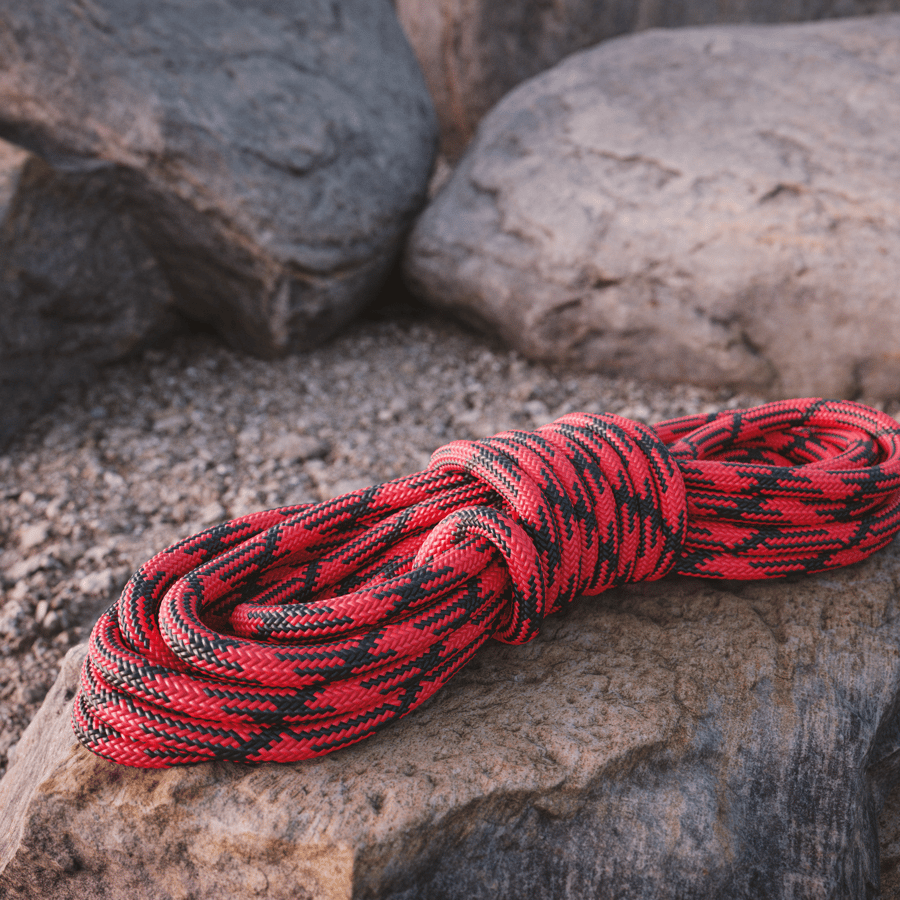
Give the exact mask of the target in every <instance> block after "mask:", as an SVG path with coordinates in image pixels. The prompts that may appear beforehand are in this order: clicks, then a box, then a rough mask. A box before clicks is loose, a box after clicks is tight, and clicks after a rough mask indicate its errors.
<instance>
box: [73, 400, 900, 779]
mask: <svg viewBox="0 0 900 900" xmlns="http://www.w3.org/2000/svg"><path fill="white" fill-rule="evenodd" d="M898 529H900V427H898V425H897V422H896V421H895V420H894V419H892V418H891V417H890V416H887V415H885V414H883V413H880V412H877V411H876V410H873V409H869V408H867V407H865V406H861V405H859V404H856V403H850V402H838V401H826V400H798V401H792V402H778V403H770V404H767V405H765V406H760V407H756V408H753V409H747V410H735V411H729V412H723V413H719V414H711V415H701V416H688V417H685V418H682V419H674V420H670V421H668V422H662V423H660V424H659V425H657V426H655V427H654V428H650V427H648V426H645V425H641V424H639V423H637V422H632V421H629V420H628V419H624V418H621V417H619V416H614V415H587V414H573V415H568V416H564V417H563V418H561V419H558V420H557V421H556V422H554V423H552V424H551V425H547V426H545V427H543V428H540V429H538V430H537V431H535V432H524V431H511V432H505V433H503V434H499V435H497V436H495V437H493V438H490V439H486V440H481V441H457V442H455V443H452V444H449V445H447V446H446V447H442V448H441V449H440V450H438V451H437V452H436V453H435V454H434V456H433V457H432V462H431V464H430V466H429V468H428V469H427V470H426V471H424V472H419V473H418V474H416V475H411V476H409V477H407V478H401V479H398V480H396V481H392V482H388V483H385V484H380V485H376V486H374V487H371V488H368V489H365V490H359V491H354V492H353V493H350V494H346V495H345V496H342V497H338V498H337V499H334V500H330V501H328V502H326V503H321V504H308V505H303V506H293V507H285V508H282V509H275V510H271V511H269V512H260V513H256V514H254V515H250V516H245V517H243V518H240V519H235V520H233V521H231V522H227V523H225V524H223V525H217V526H216V527H214V528H210V529H208V530H207V531H203V532H201V533H200V534H196V535H194V536H192V537H189V538H186V539H185V540H183V541H181V542H179V543H178V544H175V545H174V546H172V547H170V548H168V549H167V550H164V551H162V552H161V553H159V554H158V555H156V556H155V557H153V559H151V560H150V561H149V562H147V563H146V564H145V565H144V566H142V567H141V569H140V570H139V571H138V572H137V573H136V574H135V575H134V576H133V577H132V578H131V580H130V581H129V583H128V585H127V586H126V588H125V590H124V591H123V593H122V596H121V597H120V598H119V600H118V601H117V602H116V603H115V604H114V605H113V606H112V607H111V608H110V609H109V610H108V611H107V612H106V613H105V614H104V615H103V616H102V617H101V619H100V620H99V622H98V623H97V625H96V626H95V628H94V631H93V633H92V635H91V639H90V646H89V653H88V657H87V659H86V660H85V664H84V668H83V671H82V682H81V688H80V691H79V693H78V695H77V698H76V701H75V705H74V712H73V720H74V726H75V730H76V733H77V735H78V737H79V739H80V740H81V741H82V743H84V744H85V745H86V746H87V747H89V748H90V749H91V750H93V751H94V752H95V753H98V754H100V755H101V756H105V757H108V758H110V759H113V760H115V761H116V762H120V763H124V764H127V765H132V766H145V767H167V766H173V765H179V764H185V763H195V762H202V761H204V760H211V759H230V760H240V761H245V762H263V761H267V760H273V761H280V762H286V761H291V760H299V759H306V758H309V757H313V756H318V755H321V754H324V753H328V752H330V751H332V750H335V749H337V748H339V747H344V746H346V745H348V744H351V743H353V742H355V741H358V740H361V739H362V738H364V737H366V736H368V735H370V734H371V733H372V732H374V731H375V730H376V729H378V728H379V727H380V726H382V725H384V724H385V723H387V722H390V721H392V720H393V719H397V718H399V717H401V716H403V715H405V714H406V713H408V712H410V711H411V710H413V709H415V708H416V707H417V706H419V705H420V704H421V703H423V702H424V701H425V700H427V699H428V698H429V697H430V696H431V695H432V694H433V693H434V692H435V691H437V689H438V688H439V687H440V686H441V685H442V684H444V683H445V682H446V681H447V680H448V679H449V678H450V677H452V676H453V674H454V673H455V672H457V671H458V670H459V669H460V668H461V667H462V666H463V665H465V663H466V662H467V661H468V660H469V659H471V658H472V655H473V654H474V653H475V652H476V650H477V649H478V648H479V647H480V646H481V645H482V644H483V643H484V642H485V641H486V640H487V639H488V638H490V637H494V638H496V639H498V640H501V641H506V642H509V643H522V642H525V641H529V640H531V639H532V638H533V637H534V636H535V635H536V634H537V633H538V631H539V629H540V625H541V621H542V620H543V618H544V616H546V615H549V614H551V613H553V612H556V611H558V610H560V609H561V608H562V607H564V606H565V605H566V604H567V603H569V602H570V601H571V600H572V599H573V598H574V597H576V596H578V595H590V594H599V593H600V592H602V591H604V590H606V589H607V588H610V587H612V586H614V585H618V584H624V583H626V582H629V581H638V580H648V579H656V578H661V577H662V576H663V575H665V574H666V573H667V572H670V571H674V572H678V573H681V574H685V575H695V576H702V577H706V578H742V579H744V578H773V577H778V576H783V575H787V574H789V573H793V572H817V571H821V570H823V569H829V568H833V567H836V566H842V565H846V564H848V563H853V562H856V561H858V560H861V559H864V558H865V557H867V556H868V555H869V554H870V553H873V552H874V551H875V550H878V549H879V548H881V547H884V546H885V545H886V544H887V543H889V541H890V540H891V538H892V536H893V535H894V533H895V532H896V531H897V530H898Z"/></svg>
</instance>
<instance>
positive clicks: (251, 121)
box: [0, 0, 436, 355]
mask: <svg viewBox="0 0 900 900" xmlns="http://www.w3.org/2000/svg"><path fill="white" fill-rule="evenodd" d="M0 47H2V53H0V136H3V137H5V138H7V139H8V140H11V141H13V142H15V143H18V144H20V145H22V146H25V147H28V148H29V149H31V150H33V151H34V152H36V153H38V154H40V155H41V156H42V157H44V158H45V159H47V160H48V161H49V162H50V163H51V164H53V165H55V166H56V167H59V168H65V169H68V170H77V169H81V170H91V171H95V172H97V173H98V175H99V174H102V175H104V176H105V177H106V179H107V181H108V182H109V183H110V184H111V185H114V186H115V188H116V189H117V190H118V191H119V192H120V193H121V194H122V196H123V197H124V198H125V201H126V202H127V204H128V206H129V208H130V209H131V210H132V211H133V212H134V214H135V217H136V220H137V221H138V222H139V224H140V226H141V230H142V232H143V235H144V237H145V239H146V240H147V242H148V244H149V245H150V247H151V249H152V251H153V253H154V255H155V256H156V258H157V260H158V261H159V263H160V265H161V267H162V268H163V270H164V271H165V274H166V277H167V279H168V281H169V283H170V284H171V286H172V288H173V290H174V292H175V294H176V297H177V300H178V304H179V306H180V308H181V309H183V310H184V312H186V313H187V314H189V315H190V316H192V317H194V318H197V319H200V320H203V321H207V322H211V323H212V324H213V325H214V326H215V327H216V328H218V329H219V330H220V331H221V332H222V333H223V334H225V335H226V336H227V338H228V339H229V340H230V341H231V343H232V344H234V345H235V346H237V347H240V348H243V349H248V350H250V351H253V352H255V353H259V354H262V355H272V354H277V353H280V352H283V351H285V350H286V349H291V348H297V347H304V346H307V347H308V346H314V345H315V343H316V342H317V341H319V340H321V339H322V338H323V337H324V336H327V335H329V334H331V333H332V332H333V331H334V330H335V329H336V328H337V327H338V326H339V325H341V324H343V323H344V322H346V321H347V319H348V318H349V317H350V316H351V315H352V314H353V313H354V312H356V311H357V310H358V309H359V308H360V307H361V306H362V305H363V304H364V303H365V302H366V301H367V300H369V299H371V297H372V296H373V294H374V293H375V291H376V290H377V287H378V285H379V284H380V283H381V280H382V279H383V277H384V274H385V272H386V271H387V269H388V267H389V265H390V263H391V260H392V259H393V257H394V256H395V254H396V251H397V248H398V243H399V241H400V239H401V237H402V235H403V234H404V232H405V230H406V229H407V227H408V225H409V222H410V219H411V217H412V215H413V214H414V213H415V212H416V211H417V209H418V208H419V206H420V205H421V202H422V201H423V199H424V195H425V189H426V183H427V179H428V175H429V171H430V168H431V161H432V156H433V151H434V143H435V139H436V124H435V119H434V111H433V108H432V105H431V102H430V99H429V97H428V93H427V89H426V87H425V84H424V81H423V80H422V76H421V72H420V70H419V67H418V65H417V63H416V60H415V57H414V56H413V54H412V51H411V50H410V48H409V45H408V44H407V42H406V40H405V38H404V36H403V33H402V31H401V29H400V27H399V25H398V23H397V20H396V17H395V16H394V14H393V11H392V9H391V6H390V4H389V3H388V0H341V2H326V0H305V2H303V3H288V4H286V3H283V2H280V0H263V2H257V3H252V4H247V3H240V4H239V3H234V2H229V0H200V2H195V0H163V2H160V0H91V2H89V3H88V2H76V0H9V2H6V3H4V8H3V16H2V18H0Z"/></svg>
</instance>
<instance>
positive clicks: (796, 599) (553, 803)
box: [0, 543, 900, 900]
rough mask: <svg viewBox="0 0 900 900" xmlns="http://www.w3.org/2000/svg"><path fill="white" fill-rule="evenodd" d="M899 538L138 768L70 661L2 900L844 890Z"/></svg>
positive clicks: (892, 739)
mask: <svg viewBox="0 0 900 900" xmlns="http://www.w3.org/2000/svg"><path fill="white" fill-rule="evenodd" d="M898 575H900V545H898V544H897V543H895V544H893V545H892V546H891V547H889V548H888V549H886V550H885V551H883V552H881V553H880V554H877V555H876V556H874V557H872V558H871V559H869V560H868V561H866V562H865V563H863V564H860V565H857V566H854V567H852V568H849V569H844V570H841V571H836V572H831V573H826V574H824V575H820V576H816V577H809V578H796V579H790V580H786V581H780V582H741V583H736V582H731V583H716V582H701V581H696V580H691V579H687V578H680V579H670V580H666V581H660V582H654V583H649V584H641V585H635V586H631V587H628V588H624V589H618V590H615V591H610V592H609V593H607V594H605V595H603V596H601V597H596V598H589V599H583V600H579V601H576V602H575V603H574V604H573V605H572V606H571V607H570V608H569V609H568V610H567V611H566V612H565V613H563V614H561V615H557V616H553V617H551V618H549V619H547V620H546V622H545V623H544V627H543V631H542V634H541V635H540V637H539V638H538V639H537V640H535V641H533V642H532V643H530V644H527V645H525V646H518V647H515V646H508V645H501V644H497V643H493V642H492V643H491V644H490V645H488V646H486V647H485V648H483V649H482V650H481V651H480V652H479V654H478V655H477V657H476V658H475V660H473V662H472V663H471V664H470V665H469V666H468V667H467V668H466V669H464V670H463V672H462V673H461V674H460V675H459V676H457V677H456V678H455V679H454V681H453V682H451V683H450V684H449V685H447V686H446V687H445V688H444V689H442V690H441V691H440V692H439V693H438V694H437V695H436V697H435V698H434V699H433V700H431V701H429V703H427V704H426V705H425V706H423V707H422V708H421V709H419V710H417V711H416V712H415V713H413V714H412V715H410V716H408V717H407V718H405V719H404V720H402V721H401V722H399V723H395V724H394V725H393V726H391V727H389V728H387V729H385V730H384V731H383V732H381V733H380V734H379V735H377V736H375V737H374V738H371V739H369V740H367V741H364V742H362V743H359V744H356V745H354V746H352V747H349V748H346V749H344V750H342V751H339V752H337V753H334V754H332V755H330V756H326V757H322V758H320V759H317V760H312V761H308V762H305V763H298V764H292V765H266V766H260V767H256V768H253V767H244V766H240V765H236V764H230V763H215V764H208V765H200V766H196V767H193V768H185V769H172V770H167V771H145V770H135V769H129V768H125V767H121V766H118V765H116V764H114V763H111V762H107V761H105V760H103V759H100V758H98V757H95V756H93V755H92V754H91V753H90V752H89V751H87V750H85V749H84V748H82V747H81V746H80V745H78V744H77V743H76V741H75V738H74V735H73V733H72V731H71V727H70V724H69V720H68V716H69V712H70V708H71V699H72V696H73V693H74V690H75V687H76V684H77V678H78V669H79V664H80V661H81V659H82V657H83V654H84V648H83V647H81V648H77V649H75V650H73V651H72V652H71V653H70V656H69V657H68V658H67V660H66V662H65V664H64V666H63V671H62V674H61V676H60V678H59V680H58V681H57V684H56V686H55V687H54V688H53V690H52V691H51V693H50V695H49V696H48V698H47V700H46V702H45V704H44V707H43V708H42V710H41V712H40V713H39V714H38V716H37V718H36V719H35V720H34V722H33V723H32V725H31V726H30V727H29V729H28V730H27V731H26V733H25V734H24V736H23V737H22V739H21V741H20V742H19V744H18V746H17V747H16V749H15V754H14V756H13V759H12V764H11V767H10V769H9V771H8V772H7V775H6V776H5V778H4V779H3V781H2V782H0V808H2V809H4V811H5V814H4V816H3V818H2V821H0V893H2V894H3V896H4V897H8V898H10V900H13V898H28V900H31V898H33V897H41V898H43V900H54V898H70V897H76V896H77V897H104V898H108V900H116V898H129V900H131V898H134V897H140V898H142V900H156V898H172V897H188V896H202V897H237V896H253V895H256V894H258V895H260V896H266V897H269V898H272V900H277V898H296V897H298V896H302V897H308V898H329V900H331V898H375V897H377V898H380V900H419V898H425V897H427V898H429V900H450V898H466V900H479V898H484V900H504V898H521V897H553V898H557V900H565V898H572V900H575V898H578V900H581V898H588V897H616V898H621V900H629V898H647V897H652V898H654V900H669V898H671V900H674V898H680V900H687V898H698V900H700V898H703V900H706V898H709V897H723V898H724V897H727V898H729V900H742V898H747V900H749V898H753V900H758V898H761V897H765V898H767V900H778V898H784V900H788V898H792V900H797V898H808V900H813V898H815V900H820V898H835V900H838V898H840V900H856V898H859V900H863V898H870V897H872V896H874V895H875V892H876V890H877V884H878V877H879V875H878V836H877V828H876V817H877V814H878V811H879V809H880V808H881V806H882V804H883V801H884V797H885V795H886V793H887V792H888V791H889V790H890V788H891V787H892V785H894V784H895V783H896V782H897V779H898V775H900V772H898V765H900V764H898V759H900V752H898V751H900V729H898V727H897V718H896V710H897V708H898V703H900V656H898V653H897V646H898V643H900V596H898V593H897V589H896V585H897V579H898Z"/></svg>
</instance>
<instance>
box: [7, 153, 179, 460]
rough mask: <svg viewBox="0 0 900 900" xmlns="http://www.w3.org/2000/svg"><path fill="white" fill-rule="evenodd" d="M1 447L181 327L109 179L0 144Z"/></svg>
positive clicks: (162, 282) (165, 288)
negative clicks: (92, 380)
mask: <svg viewBox="0 0 900 900" xmlns="http://www.w3.org/2000/svg"><path fill="white" fill-rule="evenodd" d="M0 317H2V321H3V327H2V328H0V446H2V445H3V444H5V443H6V442H7V441H8V440H9V438H10V437H11V436H12V435H13V434H14V433H15V432H16V431H17V430H18V429H19V428H20V427H21V426H22V424H23V423H24V422H25V421H26V420H28V419H29V418H31V417H33V416H34V415H35V414H36V413H37V412H39V411H40V410H41V409H42V408H43V407H44V406H45V405H46V404H47V403H48V402H49V401H51V400H52V399H53V398H54V397H55V396H56V395H57V394H58V392H59V391H60V390H61V389H62V388H63V387H65V386H68V385H70V384H72V383H73V382H79V381H85V380H87V379H88V378H89V377H90V376H91V375H93V374H94V373H95V372H96V370H97V368H98V367H99V366H100V365H102V364H104V363H108V362H111V361H114V360H117V359H122V358H123V357H124V356H126V355H127V354H129V353H134V352H137V351H140V350H141V349H142V348H143V347H145V346H147V345H148V344H150V343H152V342H153V341H155V340H157V339H159V338H161V337H162V336H163V335H166V334H168V333H171V332H172V331H174V330H176V329H177V327H178V324H179V319H178V316H177V315H176V313H175V309H174V305H173V300H172V294H171V291H170V290H169V288H168V285H167V284H166V281H165V278H164V277H163V275H162V273H161V272H160V270H159V268H158V267H157V266H156V264H155V263H154V261H153V257H152V256H151V254H150V251H149V250H148V249H147V247H146V245H145V244H144V243H143V241H142V240H141V238H140V237H139V235H138V230H137V227H136V226H135V223H134V220H133V219H132V218H131V217H130V216H128V215H127V214H125V213H120V212H118V211H117V210H116V208H115V203H114V201H113V198H111V197H110V196H109V191H108V190H106V186H105V184H104V183H103V181H102V180H101V179H98V178H96V177H95V176H94V175H92V174H90V173H88V174H80V175H75V174H73V175H68V174H64V173H57V172H54V171H53V170H52V169H51V168H50V167H49V166H48V165H47V164H46V163H44V162H43V161H42V160H40V159H38V158H37V157H35V156H33V155H32V154H30V153H28V152H26V151H24V150H21V149H19V148H17V147H13V146H12V145H10V144H7V143H5V142H3V141H0Z"/></svg>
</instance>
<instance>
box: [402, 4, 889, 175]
mask: <svg viewBox="0 0 900 900" xmlns="http://www.w3.org/2000/svg"><path fill="white" fill-rule="evenodd" d="M394 4H395V6H396V8H397V15H398V16H399V17H400V21H401V23H402V25H403V28H404V30H405V31H406V33H407V35H408V36H409V39H410V41H411V43H412V45H413V47H414V49H415V51H416V55H417V56H418V57H419V60H420V62H421V63H422V68H423V69H424V71H425V78H426V80H427V81H428V87H429V89H430V90H431V94H432V96H433V97H434V100H435V105H436V106H437V110H438V116H439V118H440V123H441V145H442V149H443V151H444V153H446V154H447V155H448V156H449V157H450V158H451V159H457V158H458V157H459V156H460V155H461V154H462V152H463V150H464V149H465V146H466V144H467V143H468V142H469V140H470V139H471V137H472V135H473V134H474V132H475V129H476V127H477V126H478V123H479V121H480V120H481V118H482V117H483V116H484V114H485V113H486V112H487V111H488V110H489V109H490V108H491V107H492V106H493V105H494V104H495V103H496V102H497V101H498V100H500V98H501V97H503V96H504V95H505V94H506V93H507V92H508V91H510V90H511V89H512V88H514V87H515V86H516V85H517V84H519V83H520V82H522V81H525V80H526V79H527V78H530V77H531V76H533V75H537V74H538V72H542V71H544V69H548V68H550V66H552V65H554V64H555V63H557V62H559V61H560V60H561V59H564V58H565V57H566V56H569V54H571V53H574V52H575V51H576V50H582V49H584V48H586V47H590V46H593V45H594V44H596V43H599V42H600V41H602V40H606V39H607V38H611V37H615V36H617V35H621V34H627V33H629V32H633V31H641V30H643V29H646V28H654V27H665V28H672V27H677V26H685V25H712V24H716V23H720V24H724V23H737V22H801V21H806V20H810V19H822V18H830V17H832V16H855V15H866V14H871V13H881V12H896V11H898V10H900V0H790V2H785V0H715V2H713V0H678V2H672V0H503V2H502V3H498V2H496V0H442V2H440V3H436V2H435V0H394Z"/></svg>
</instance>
